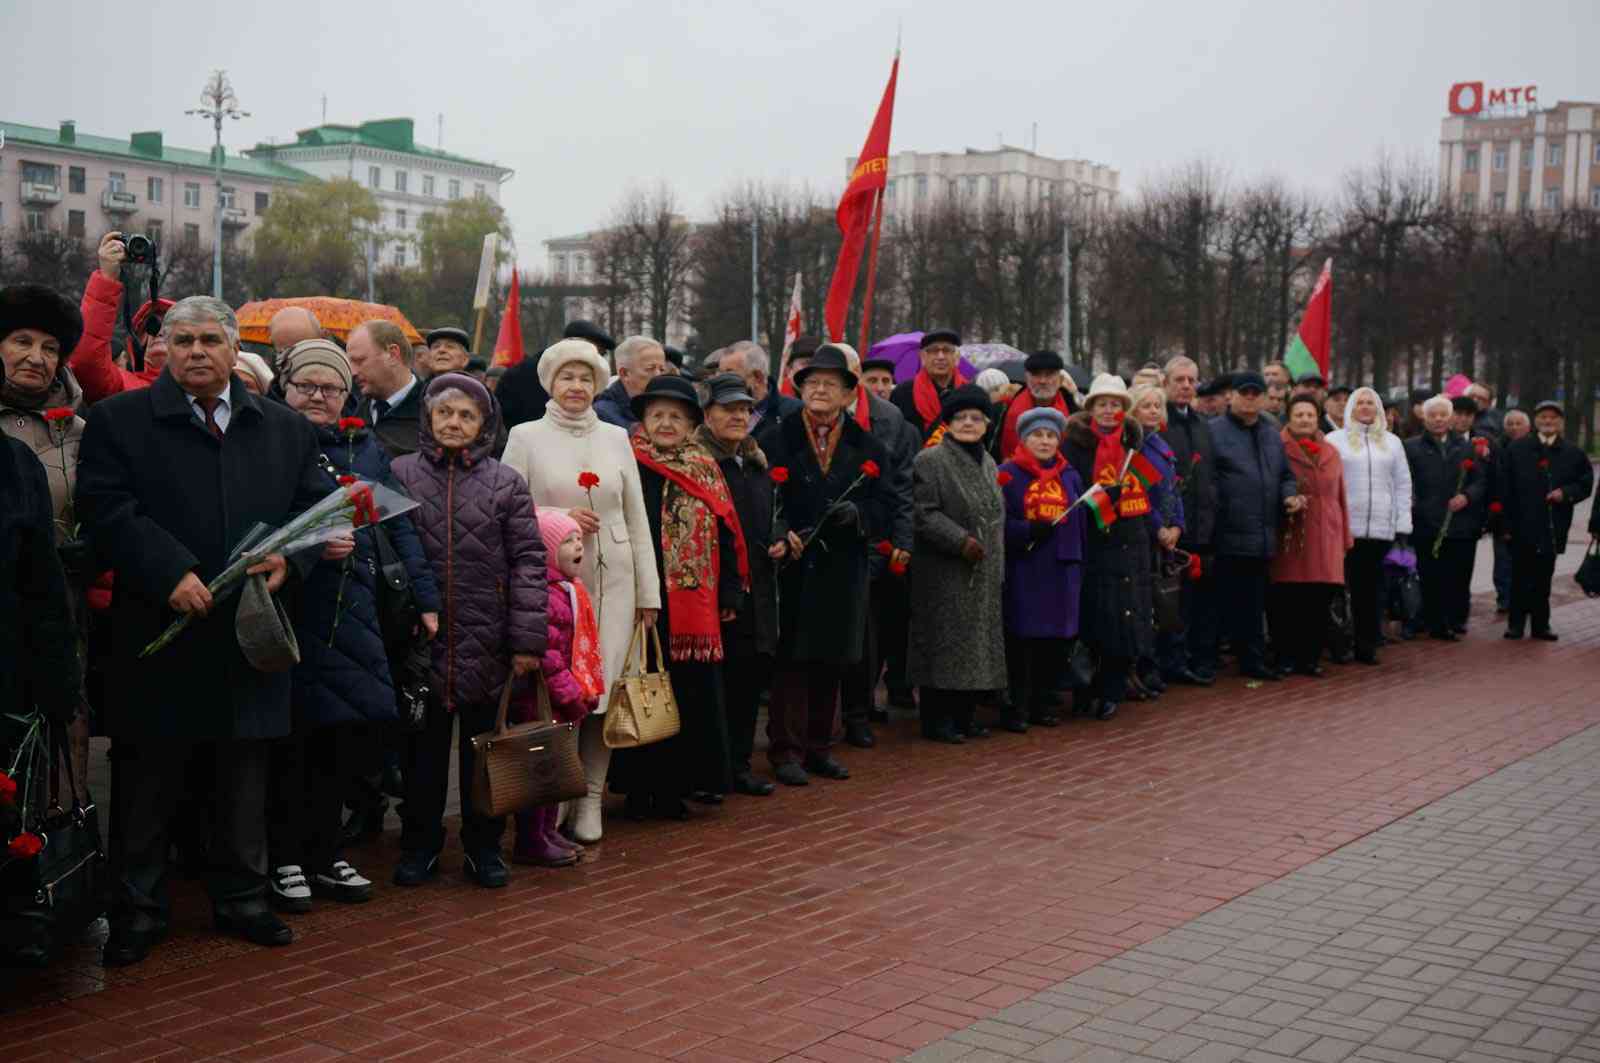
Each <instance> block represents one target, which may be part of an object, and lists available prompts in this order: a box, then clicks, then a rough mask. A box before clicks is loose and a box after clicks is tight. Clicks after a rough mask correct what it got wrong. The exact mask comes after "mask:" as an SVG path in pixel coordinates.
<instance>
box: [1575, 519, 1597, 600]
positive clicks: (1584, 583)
mask: <svg viewBox="0 0 1600 1063" xmlns="http://www.w3.org/2000/svg"><path fill="white" fill-rule="evenodd" d="M1596 505H1600V502H1597V503H1596ZM1572 578H1573V579H1575V580H1577V581H1578V586H1579V587H1582V588H1583V593H1584V594H1585V595H1587V596H1588V597H1590V598H1600V539H1590V540H1589V552H1588V553H1587V554H1584V555H1583V560H1582V561H1581V562H1580V563H1579V564H1578V571H1577V572H1575V573H1574V574H1573V576H1572Z"/></svg>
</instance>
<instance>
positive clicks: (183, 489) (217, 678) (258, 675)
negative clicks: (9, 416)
mask: <svg viewBox="0 0 1600 1063" xmlns="http://www.w3.org/2000/svg"><path fill="white" fill-rule="evenodd" d="M162 336H163V338H164V339H165V340H166V343H167V350H168V356H167V365H166V369H165V371H164V372H163V373H162V374H161V376H159V377H158V378H157V379H156V380H155V382H154V383H152V384H151V386H150V387H148V388H144V389H141V390H138V391H129V392H124V393H123V394H121V395H116V396H113V397H111V398H109V399H106V400H104V401H102V402H99V403H96V404H95V405H94V407H93V408H92V409H91V410H90V412H89V424H88V427H87V429H86V430H85V431H84V435H83V446H82V450H81V451H80V454H79V465H78V486H77V498H76V501H77V508H78V513H79V515H80V516H81V517H82V519H83V522H84V527H85V528H86V529H87V530H88V533H89V536H90V538H91V539H92V540H93V542H94V543H95V546H96V549H97V550H99V551H100V553H101V555H102V556H103V557H104V558H105V559H106V560H107V562H108V563H109V564H110V566H111V567H112V568H114V569H115V570H116V573H117V593H116V595H115V597H114V598H113V599H112V605H111V616H110V622H109V625H108V626H109V628H110V630H111V663H110V665H109V666H108V672H109V674H110V675H111V677H112V683H111V684H110V689H109V697H108V701H109V704H108V707H107V711H106V721H105V722H106V730H107V731H108V732H109V733H110V734H111V736H112V738H113V739H114V741H115V743H116V750H117V757H116V760H115V762H114V764H113V769H112V804H113V819H114V821H115V822H116V824H117V829H116V831H115V851H114V853H113V868H114V874H115V875H116V886H115V887H114V893H115V896H114V898H113V901H112V914H111V936H110V938H109V940H108V941H107V942H106V946H105V955H104V961H105V963H106V965H107V966H115V965H121V964H129V963H136V962H138V961H139V960H141V959H143V958H144V956H145V955H146V954H147V953H148V951H149V950H150V948H151V947H152V946H153V945H155V944H156V943H157V942H159V941H160V940H161V938H162V937H164V936H165V935H166V931H167V917H168V907H169V905H168V901H167V897H166V890H165V886H164V880H165V878H166V862H167V846H168V841H169V834H168V821H169V820H170V818H171V816H172V813H173V811H174V809H175V808H176V807H177V806H178V804H179V803H180V802H181V801H182V800H183V799H184V795H183V794H182V793H180V792H179V791H180V790H181V789H182V780H183V777H184V776H183V771H182V770H181V766H182V765H183V764H184V763H185V762H186V760H187V759H188V757H189V755H190V753H191V752H192V750H193V749H194V748H195V747H196V746H197V745H200V744H207V743H209V744H212V745H213V747H214V749H215V758H216V777H217V791H216V798H215V799H216V823H217V838H216V839H215V840H214V841H213V843H212V845H211V847H210V853H211V856H212V865H213V867H212V871H211V874H210V876H209V879H208V882H207V889H208V892H209V893H210V895H211V902H212V907H213V910H214V913H215V918H216V924H217V927H218V929H220V930H224V931H228V932H231V933H235V934H238V935H239V936H241V937H244V938H246V939H247V940H250V941H253V942H256V943H257V944H263V945H283V944H288V942H289V941H291V940H292V939H293V936H294V935H293V934H292V932H291V931H290V930H289V928H288V927H287V926H285V925H284V924H283V923H282V922H280V921H279V920H278V919H277V918H276V917H275V916H274V915H273V914H272V913H271V911H270V910H269V909H268V907H267V897H266V894H267V841H266V822H265V800H266V785H267V769H268V757H269V742H268V740H269V739H273V738H278V737H281V736H283V735H285V734H287V733H288V732H289V726H290V715H289V673H287V672H277V673H270V674H269V673H264V672H259V671H256V670H255V669H254V668H253V667H251V665H250V664H249V662H248V661H247V660H246V658H245V656H244V653H243V651H242V650H241V649H240V647H239V638H238V635H237V633H236V615H235V614H236V612H237V610H238V602H239V598H238V597H237V596H230V597H228V598H226V599H224V600H214V599H213V598H212V596H211V593H210V591H209V590H208V589H207V587H206V583H207V581H209V580H211V579H212V578H214V577H215V576H217V575H218V574H219V573H220V572H221V571H222V570H223V568H225V567H226V566H227V564H228V561H229V557H230V554H231V552H232V550H233V549H234V547H235V545H236V544H237V543H238V541H239V540H240V538H241V537H243V536H244V535H245V534H246V533H247V532H249V531H250V530H251V528H252V527H253V526H254V525H256V524H257V523H258V522H259V523H262V524H266V525H267V526H269V527H274V528H275V527H279V526H281V525H283V524H284V523H286V522H287V521H288V520H289V519H290V518H291V517H292V516H294V515H295V514H296V513H298V512H301V511H302V510H304V509H305V508H307V507H308V506H310V505H311V504H312V503H314V502H315V501H316V500H318V499H320V498H321V497H323V496H324V495H326V494H327V493H328V492H327V478H326V476H325V475H324V474H323V473H322V472H321V470H320V469H319V468H318V466H317V454H318V452H319V448H318V446H317V437H316V432H315V430H314V429H313V428H312V427H311V423H310V422H309V421H307V420H306V419H305V418H303V417H300V416H299V415H298V414H296V413H294V412H293V411H292V410H289V409H288V408H286V407H283V406H280V405H278V404H277V403H274V402H270V401H264V400H262V399H259V398H257V397H255V396H253V395H251V394H250V392H249V391H247V390H246V389H245V387H244V385H243V384H242V383H240V382H239V381H238V380H236V379H234V378H233V376H232V370H233V363H234V352H235V351H236V350H237V348H238V322H237V320H236V319H235V318H234V315H233V311H232V310H230V309H229V308H228V306H227V304H225V303H223V302H222V301H221V300H218V299H212V298H210V297H207V296H194V297H191V298H188V299H184V300H182V301H180V302H179V303H178V304H177V305H175V306H174V307H173V308H172V309H171V310H170V311H169V312H168V313H167V315H166V318H165V319H164V320H163V322H162ZM314 561H315V558H314V557H313V558H307V557H305V556H304V555H303V554H302V555H301V556H299V557H297V558H296V559H295V560H294V561H293V562H292V564H293V565H294V566H295V567H296V571H297V572H304V571H306V570H307V569H309V566H310V565H311V564H313V563H314ZM290 566H291V561H290V560H288V559H286V558H284V557H283V556H281V555H274V556H272V557H270V558H268V559H267V560H266V561H265V562H263V563H262V564H260V565H258V566H256V568H255V569H254V570H253V571H254V572H255V573H256V574H259V575H263V576H265V577H266V585H267V589H268V590H269V591H276V590H278V589H279V588H281V587H282V586H283V584H284V581H285V579H286V578H287V577H288V575H289V573H290ZM182 614H187V615H190V616H191V617H193V623H192V624H191V625H190V627H189V628H188V629H187V630H185V631H184V632H183V633H182V634H180V635H179V636H178V637H177V638H176V639H175V640H174V641H173V642H172V643H171V644H170V645H168V646H167V647H165V648H164V649H161V650H159V651H158V652H156V653H155V654H153V655H152V656H150V657H149V658H145V659H141V658H140V651H141V650H142V649H143V648H144V647H145V646H146V645H147V644H148V643H149V642H151V641H152V640H153V639H155V638H156V637H157V636H159V635H160V634H161V633H162V631H163V630H164V629H165V628H166V627H167V625H168V624H169V623H170V622H171V621H172V620H174V619H175V618H176V617H178V616H179V615H182Z"/></svg>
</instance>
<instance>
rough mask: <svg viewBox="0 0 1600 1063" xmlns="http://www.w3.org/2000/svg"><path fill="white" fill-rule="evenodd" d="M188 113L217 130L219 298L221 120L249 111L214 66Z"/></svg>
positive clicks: (217, 260) (217, 283)
mask: <svg viewBox="0 0 1600 1063" xmlns="http://www.w3.org/2000/svg"><path fill="white" fill-rule="evenodd" d="M183 113H184V114H187V115H197V116H199V117H201V118H209V119H210V120H211V127H212V129H214V130H215V131H216V138H217V139H216V146H215V147H213V148H212V149H211V172H212V174H213V176H214V177H215V179H216V192H217V212H216V213H217V216H216V219H215V224H214V226H213V229H212V233H211V239H212V251H211V294H212V295H214V296H216V297H217V298H218V299H221V298H222V211H223V202H222V120H223V119H224V118H232V119H233V120H234V121H238V120H239V119H241V118H249V117H250V112H249V111H241V110H240V109H239V100H238V98H237V97H235V96H234V94H233V86H232V85H231V84H229V82H228V73H227V71H225V70H213V71H212V72H211V79H210V80H209V81H207V82H206V87H205V88H204V89H202V90H201V91H200V106H199V107H196V108H194V109H192V110H188V111H185V112H183Z"/></svg>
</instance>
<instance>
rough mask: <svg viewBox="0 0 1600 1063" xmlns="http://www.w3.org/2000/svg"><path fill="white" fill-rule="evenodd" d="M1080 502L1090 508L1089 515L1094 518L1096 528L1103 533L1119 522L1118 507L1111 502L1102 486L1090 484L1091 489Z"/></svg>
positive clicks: (1109, 496)
mask: <svg viewBox="0 0 1600 1063" xmlns="http://www.w3.org/2000/svg"><path fill="white" fill-rule="evenodd" d="M1078 501H1079V502H1082V503H1084V504H1086V505H1087V506H1088V507H1089V515H1090V516H1091V517H1093V518H1094V523H1095V526H1096V527H1098V528H1099V529H1100V530H1101V531H1107V530H1109V529H1110V527H1111V525H1113V524H1115V523H1116V521H1117V506H1116V503H1114V502H1112V501H1111V495H1110V494H1109V493H1107V491H1106V489H1105V487H1104V486H1103V485H1101V484H1090V485H1089V489H1088V490H1087V491H1085V492H1084V493H1083V495H1082V496H1081V497H1080V498H1079V499H1078Z"/></svg>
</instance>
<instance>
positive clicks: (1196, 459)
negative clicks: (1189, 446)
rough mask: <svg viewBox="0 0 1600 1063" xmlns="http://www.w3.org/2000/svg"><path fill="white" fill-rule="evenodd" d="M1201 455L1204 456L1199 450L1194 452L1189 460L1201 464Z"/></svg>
mask: <svg viewBox="0 0 1600 1063" xmlns="http://www.w3.org/2000/svg"><path fill="white" fill-rule="evenodd" d="M1201 457H1203V455H1202V454H1201V453H1200V452H1199V451H1198V450H1197V451H1195V452H1194V453H1193V454H1191V455H1189V461H1190V462H1191V463H1192V464H1195V465H1199V464H1200V459H1201Z"/></svg>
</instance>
